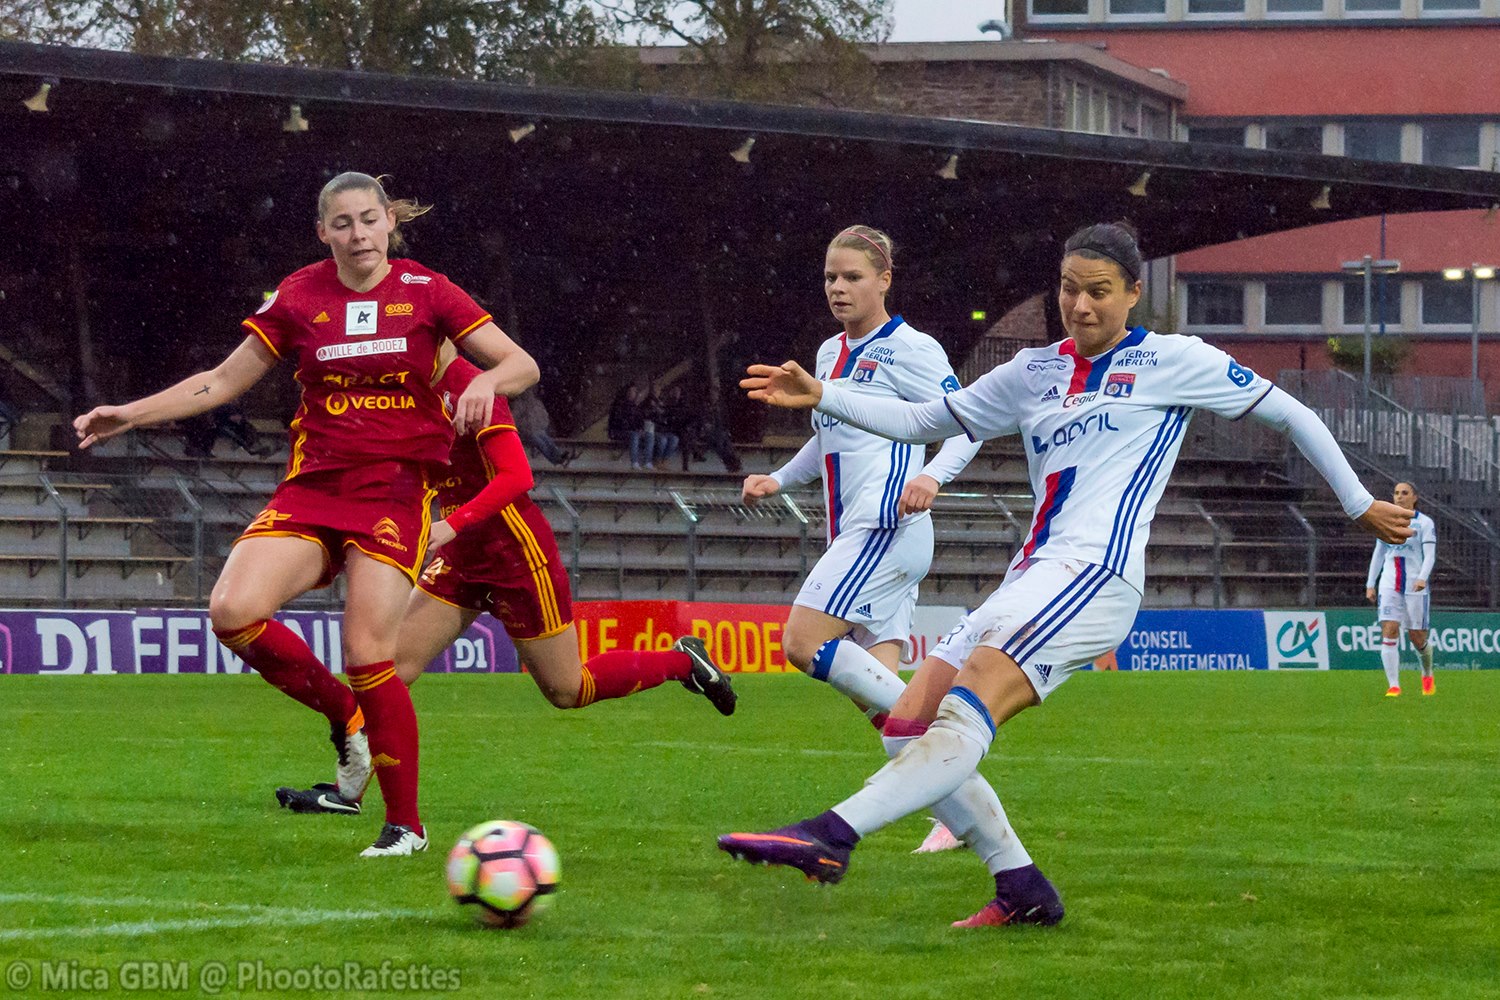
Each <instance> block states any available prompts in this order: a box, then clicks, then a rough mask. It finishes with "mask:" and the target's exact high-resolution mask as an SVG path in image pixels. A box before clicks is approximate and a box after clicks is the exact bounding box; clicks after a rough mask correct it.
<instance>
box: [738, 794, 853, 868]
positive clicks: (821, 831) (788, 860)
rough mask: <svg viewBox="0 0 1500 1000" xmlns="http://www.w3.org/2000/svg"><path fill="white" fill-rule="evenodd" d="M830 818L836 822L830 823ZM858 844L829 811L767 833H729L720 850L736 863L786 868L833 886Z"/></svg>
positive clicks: (840, 821) (849, 831)
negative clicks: (746, 862)
mask: <svg viewBox="0 0 1500 1000" xmlns="http://www.w3.org/2000/svg"><path fill="white" fill-rule="evenodd" d="M830 816H831V817H833V820H834V822H829V821H828V820H827V817H830ZM858 840H859V835H858V834H856V833H855V832H854V831H853V830H852V829H851V828H850V827H849V825H848V824H847V823H845V822H844V821H843V820H842V819H839V817H838V816H837V814H835V813H833V812H831V811H830V812H826V813H824V814H823V815H822V816H817V817H815V818H813V819H808V820H803V821H802V822H801V823H793V824H792V825H791V826H783V827H781V828H779V829H776V830H771V831H769V832H766V833H726V834H724V835H723V836H722V837H720V838H719V850H721V851H724V852H726V853H728V854H729V856H730V857H732V858H734V859H735V860H736V861H748V862H750V863H751V864H754V865H784V866H786V867H788V868H795V869H797V870H798V871H800V872H801V873H802V874H804V875H806V876H807V877H808V878H809V879H811V880H812V881H815V882H824V883H830V884H831V883H834V882H837V881H839V880H840V879H842V878H843V877H844V873H845V872H846V871H848V870H849V854H850V852H851V851H852V850H853V849H854V844H855V843H856V842H858Z"/></svg>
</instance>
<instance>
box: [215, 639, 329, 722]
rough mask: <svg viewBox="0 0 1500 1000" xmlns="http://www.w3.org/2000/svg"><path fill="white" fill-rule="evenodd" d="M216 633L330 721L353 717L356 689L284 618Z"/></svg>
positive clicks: (277, 685)
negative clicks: (334, 674) (341, 678)
mask: <svg viewBox="0 0 1500 1000" xmlns="http://www.w3.org/2000/svg"><path fill="white" fill-rule="evenodd" d="M214 635H216V636H218V637H219V641H220V642H222V643H223V644H224V645H225V646H226V647H227V648H228V649H229V651H230V652H232V653H234V654H235V655H236V656H238V657H239V658H240V659H242V660H244V661H245V662H246V663H248V664H250V666H252V667H254V668H255V671H256V672H257V673H259V674H260V675H261V676H262V677H264V678H265V679H266V680H267V681H269V682H270V683H271V685H272V686H273V687H275V688H277V689H278V690H279V691H281V692H282V693H283V694H285V695H287V696H288V697H290V698H295V699H296V700H297V701H300V702H301V703H302V704H304V705H306V706H307V707H308V708H310V709H312V710H313V711H315V712H321V713H323V715H325V716H327V718H328V721H329V722H332V723H335V724H339V725H342V724H344V723H347V722H348V721H349V719H350V718H352V717H353V715H354V711H355V708H356V705H355V701H354V695H353V693H351V692H350V690H349V688H348V687H346V686H345V685H344V683H343V682H342V681H340V680H339V679H338V678H337V677H335V676H333V674H331V673H329V671H328V668H327V667H325V666H324V665H323V662H322V661H321V660H319V659H318V658H317V657H316V656H314V655H313V651H312V650H311V649H309V648H308V646H307V643H305V642H303V641H302V640H301V639H299V638H297V633H296V632H293V631H292V630H291V629H289V628H287V627H286V626H285V625H283V624H281V622H278V621H276V620H274V619H270V618H267V619H264V620H262V621H258V622H255V623H254V624H252V625H247V626H245V627H244V628H239V629H229V630H224V631H220V630H219V629H214Z"/></svg>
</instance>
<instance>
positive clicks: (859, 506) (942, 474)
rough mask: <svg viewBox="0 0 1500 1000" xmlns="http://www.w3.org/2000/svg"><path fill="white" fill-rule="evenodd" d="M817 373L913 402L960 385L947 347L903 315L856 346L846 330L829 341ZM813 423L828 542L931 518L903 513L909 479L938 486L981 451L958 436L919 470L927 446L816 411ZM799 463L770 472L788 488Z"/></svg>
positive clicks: (821, 351)
mask: <svg viewBox="0 0 1500 1000" xmlns="http://www.w3.org/2000/svg"><path fill="white" fill-rule="evenodd" d="M814 371H815V372H816V374H817V376H818V378H819V379H821V380H822V381H825V382H832V383H835V384H840V385H846V386H848V387H850V388H851V389H853V390H855V391H857V392H859V393H860V394H868V395H872V396H884V397H893V398H896V399H904V400H907V401H909V402H916V403H925V402H927V401H928V400H933V399H940V398H942V396H943V395H944V394H945V393H950V392H955V391H957V390H958V388H959V384H958V376H956V375H954V374H953V366H952V365H950V364H949V363H948V355H947V354H946V353H945V352H944V351H943V347H942V345H941V344H939V343H938V342H937V341H936V340H933V339H932V338H931V337H929V336H928V335H927V334H925V333H920V332H918V331H917V330H914V329H912V328H911V327H910V326H908V325H907V324H906V323H905V321H904V320H902V318H901V317H900V316H896V317H894V318H892V319H891V320H890V321H889V322H887V323H886V324H885V325H884V326H882V327H880V329H878V330H875V331H874V332H872V333H870V334H869V335H867V336H865V337H862V338H861V339H859V340H857V341H850V340H849V339H848V337H847V336H846V335H845V334H842V333H841V334H839V335H838V336H836V337H830V338H829V339H828V340H825V341H824V342H823V345H822V346H821V347H819V348H818V360H817V365H816V367H815V369H814ZM812 426H813V441H812V442H809V444H810V445H815V447H816V450H817V453H818V456H819V458H820V461H819V468H818V472H819V473H821V474H822V477H823V498H824V502H825V503H826V504H827V506H828V540H829V541H830V542H831V541H833V540H834V539H835V538H837V537H838V536H839V534H840V533H841V532H843V531H847V530H850V529H853V528H894V527H897V526H898V525H901V524H907V523H910V522H912V521H914V520H917V519H919V518H925V517H928V516H929V514H928V512H927V511H922V512H920V513H917V514H908V515H907V516H906V517H901V516H899V515H898V513H897V502H898V501H899V500H900V498H901V492H902V490H904V489H905V488H906V484H907V482H908V481H910V480H911V479H913V478H915V477H916V476H918V475H920V474H924V473H925V474H927V475H930V476H932V478H934V479H935V480H937V482H938V484H939V485H942V484H944V483H947V482H948V481H949V480H951V479H952V478H953V477H954V476H956V475H958V474H959V473H960V472H962V471H963V469H964V467H965V466H967V465H968V464H969V461H970V460H971V459H972V458H973V457H974V456H975V455H976V454H977V453H978V451H979V444H978V442H973V443H971V442H969V441H967V440H965V439H964V438H963V437H957V438H954V439H952V440H950V441H948V442H945V443H944V445H943V448H942V450H941V451H940V452H939V453H938V454H937V455H935V456H934V457H933V460H932V461H931V462H929V463H928V464H927V465H926V466H925V467H922V466H920V462H921V460H922V458H923V457H924V456H925V451H924V450H923V446H922V445H913V444H902V443H899V442H895V441H890V440H887V439H886V438H883V437H879V436H877V435H875V434H871V433H870V432H869V431H866V430H861V429H860V428H858V427H854V426H852V425H850V424H846V423H844V422H843V421H841V420H839V419H838V418H836V417H832V416H828V415H827V414H822V413H817V412H814V413H813V414H812ZM804 451H807V449H804ZM799 457H800V456H799ZM796 464H797V462H796V460H793V462H791V463H788V464H787V466H785V467H783V469H781V470H778V472H776V473H773V475H775V476H776V477H777V478H778V479H779V480H781V481H782V482H783V483H785V482H789V481H796V480H799V479H802V478H803V477H802V476H801V475H798V474H796V473H795V472H793V471H792V470H793V466H794V465H796ZM807 473H808V474H807V475H806V479H811V478H813V476H814V475H815V474H814V473H811V469H810V468H809V469H808V470H807ZM804 481H805V480H804Z"/></svg>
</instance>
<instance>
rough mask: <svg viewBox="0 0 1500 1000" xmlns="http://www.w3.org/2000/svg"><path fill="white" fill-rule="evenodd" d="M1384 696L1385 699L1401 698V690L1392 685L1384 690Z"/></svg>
mask: <svg viewBox="0 0 1500 1000" xmlns="http://www.w3.org/2000/svg"><path fill="white" fill-rule="evenodd" d="M1385 696H1386V697H1387V698H1399V697H1401V688H1400V687H1398V686H1396V685H1392V686H1390V687H1388V688H1386V689H1385Z"/></svg>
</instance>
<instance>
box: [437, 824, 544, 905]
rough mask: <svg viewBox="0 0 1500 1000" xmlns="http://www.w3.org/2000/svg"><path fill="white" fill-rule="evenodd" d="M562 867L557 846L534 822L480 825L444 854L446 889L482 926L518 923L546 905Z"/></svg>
mask: <svg viewBox="0 0 1500 1000" xmlns="http://www.w3.org/2000/svg"><path fill="white" fill-rule="evenodd" d="M561 874H562V869H561V867H560V866H559V864H558V861H557V849H556V848H554V847H553V846H552V841H550V840H548V839H547V838H546V837H544V836H542V834H541V832H540V831H538V830H537V829H536V827H534V826H527V825H526V824H525V823H517V822H514V821H512V820H508V819H500V820H491V821H490V822H488V823H480V824H479V825H478V826H476V827H474V828H473V829H471V830H469V831H468V832H467V833H465V834H464V835H463V836H462V837H460V838H458V843H457V844H454V845H453V850H451V851H449V852H448V865H447V876H448V891H449V892H450V893H452V894H453V898H454V899H456V900H457V901H458V902H459V903H460V904H461V905H464V906H468V907H470V912H471V913H473V914H474V919H476V920H478V921H479V922H480V923H481V924H484V925H485V926H486V927H520V926H521V925H522V924H524V923H526V921H528V920H530V919H531V917H532V915H533V914H534V913H536V911H537V910H540V909H544V908H545V907H546V906H547V905H548V904H549V903H550V902H551V897H552V893H554V892H556V891H557V880H558V877H559V876H560V875H561Z"/></svg>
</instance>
